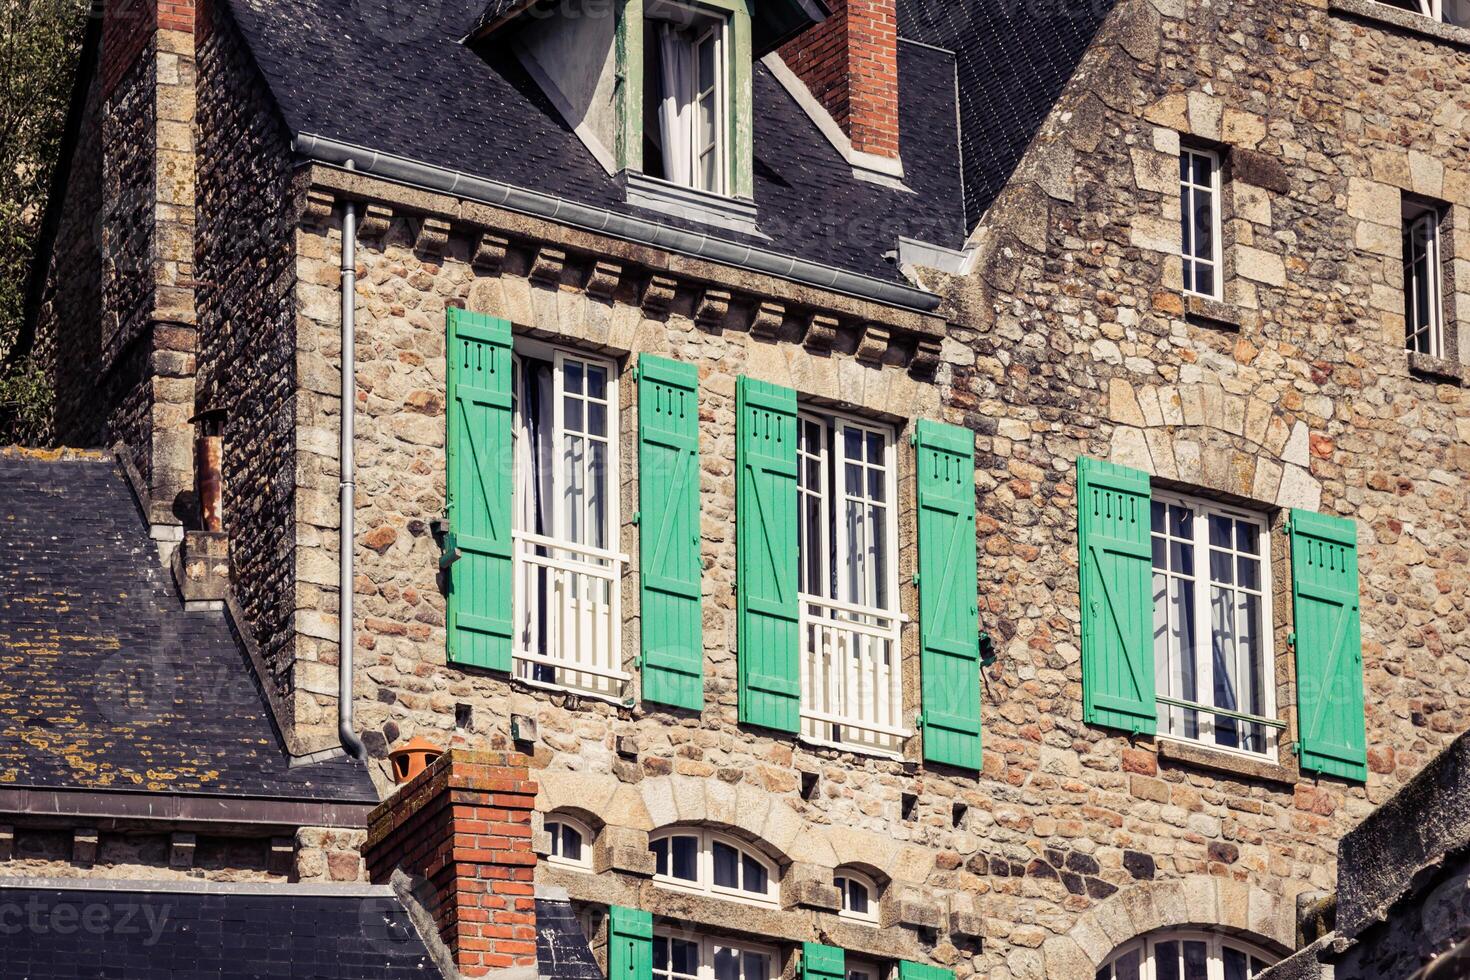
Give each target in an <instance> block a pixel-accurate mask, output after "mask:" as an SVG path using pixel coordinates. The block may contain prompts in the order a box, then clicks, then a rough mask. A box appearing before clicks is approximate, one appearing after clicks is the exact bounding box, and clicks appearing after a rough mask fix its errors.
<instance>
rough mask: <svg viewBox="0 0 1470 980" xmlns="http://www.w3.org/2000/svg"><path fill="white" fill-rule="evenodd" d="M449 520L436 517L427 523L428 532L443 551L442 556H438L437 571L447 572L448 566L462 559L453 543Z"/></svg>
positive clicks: (460, 553)
mask: <svg viewBox="0 0 1470 980" xmlns="http://www.w3.org/2000/svg"><path fill="white" fill-rule="evenodd" d="M449 527H450V525H449V518H447V517H436V518H434V519H433V520H432V521H430V522H429V531H430V533H432V534H433V535H434V540H435V541H437V542H439V547H440V548H442V549H444V554H442V555H440V556H439V570H440V571H441V572H447V571H449V566H451V565H453V564H454V563H455V562H457V561H459V560H460V559H461V558H463V557H464V555H463V553H462V552H461V551H460V550H459V546H458V545H457V544H456V543H455V538H454V532H453V531H451V530H450V529H449Z"/></svg>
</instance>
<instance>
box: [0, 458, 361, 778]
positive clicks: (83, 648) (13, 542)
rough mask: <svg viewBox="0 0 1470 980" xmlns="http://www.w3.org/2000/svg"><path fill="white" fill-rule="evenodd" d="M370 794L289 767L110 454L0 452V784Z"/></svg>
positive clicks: (330, 767) (339, 768)
mask: <svg viewBox="0 0 1470 980" xmlns="http://www.w3.org/2000/svg"><path fill="white" fill-rule="evenodd" d="M5 787H43V788H46V789H86V790H130V791H143V792H154V793H158V792H163V793H191V794H194V793H197V794H227V795H231V796H253V797H272V798H282V799H296V800H321V801H334V802H376V801H377V794H376V793H375V792H374V790H373V787H372V783H371V780H370V779H369V778H368V775H367V772H366V771H365V769H364V768H363V767H362V766H361V765H359V764H357V763H355V762H352V761H350V760H348V759H345V758H344V759H335V760H330V761H326V762H321V763H317V764H315V765H308V766H300V767H297V768H294V769H293V768H289V767H288V759H287V756H286V755H285V753H284V751H283V749H282V746H281V743H280V740H279V738H278V736H277V733H276V730H275V728H274V726H273V724H272V722H271V719H270V716H269V713H268V708H267V706H266V704H265V702H264V701H263V700H262V698H261V696H260V692H259V690H258V688H257V687H256V685H255V682H254V679H253V675H252V673H251V671H250V668H249V666H248V660H247V659H246V658H245V656H244V655H243V653H242V651H241V649H240V647H239V645H238V643H237V641H236V639H235V637H234V635H233V634H232V633H231V630H230V627H229V624H228V623H227V622H226V620H225V618H224V615H223V614H222V613H218V612H189V613H186V612H184V610H183V608H182V606H181V605H180V602H179V600H178V598H177V594H176V593H175V591H174V588H173V584H172V582H171V580H170V577H169V576H168V573H167V572H166V570H165V569H164V568H163V565H162V563H161V562H160V560H159V556H158V550H157V547H156V545H155V544H154V542H153V541H152V540H151V539H150V538H149V536H148V533H147V529H146V525H145V524H144V523H143V519H142V516H141V515H140V513H139V512H138V509H137V507H136V505H135V503H134V501H133V497H132V492H131V490H130V489H129V488H128V485H127V482H126V478H125V477H124V476H123V473H122V471H121V469H120V467H119V465H118V463H117V461H116V460H114V459H113V458H112V457H111V456H102V455H99V454H67V455H62V456H52V455H44V454H35V453H26V452H21V451H15V450H6V451H3V452H0V789H3V788H5Z"/></svg>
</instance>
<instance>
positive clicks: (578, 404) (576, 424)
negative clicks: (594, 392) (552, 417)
mask: <svg viewBox="0 0 1470 980" xmlns="http://www.w3.org/2000/svg"><path fill="white" fill-rule="evenodd" d="M562 427H563V428H565V429H566V430H567V431H568V432H585V431H586V429H584V428H583V426H582V399H580V398H572V397H570V396H568V397H567V398H565V399H563V401H562Z"/></svg>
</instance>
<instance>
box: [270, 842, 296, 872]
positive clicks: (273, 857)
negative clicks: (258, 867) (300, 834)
mask: <svg viewBox="0 0 1470 980" xmlns="http://www.w3.org/2000/svg"><path fill="white" fill-rule="evenodd" d="M295 865H296V839H295V838H294V837H272V838H271V853H270V858H269V860H268V861H267V864H266V870H268V871H269V872H270V873H271V874H273V875H289V874H290V873H291V872H292V871H293V870H294V868H295Z"/></svg>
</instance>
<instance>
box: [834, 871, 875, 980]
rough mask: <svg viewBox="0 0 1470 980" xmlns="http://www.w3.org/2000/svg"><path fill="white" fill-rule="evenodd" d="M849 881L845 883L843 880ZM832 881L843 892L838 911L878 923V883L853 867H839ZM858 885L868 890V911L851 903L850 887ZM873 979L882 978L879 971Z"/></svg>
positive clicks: (847, 915)
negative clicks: (854, 909) (840, 906)
mask: <svg viewBox="0 0 1470 980" xmlns="http://www.w3.org/2000/svg"><path fill="white" fill-rule="evenodd" d="M844 881H845V882H848V884H847V885H844V884H843V882H844ZM832 883H833V884H834V885H836V886H837V890H838V891H839V892H841V893H842V908H841V910H840V911H839V912H838V913H837V914H838V915H840V916H842V917H843V918H845V919H854V920H856V921H858V922H868V923H873V924H876V923H877V922H878V894H879V893H878V883H877V882H876V881H874V880H873V879H872V878H871V877H869V876H868V875H866V874H864V873H863V872H861V871H857V870H855V869H852V868H838V869H837V872H836V873H835V874H834V875H833V876H832ZM852 885H858V886H860V887H862V888H864V889H866V890H867V892H868V910H867V911H866V912H856V911H853V909H852V906H851V904H850V901H851V896H850V894H849V888H850V887H851V886H852ZM872 980H880V978H879V976H878V974H877V973H874V974H873V977H872Z"/></svg>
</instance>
